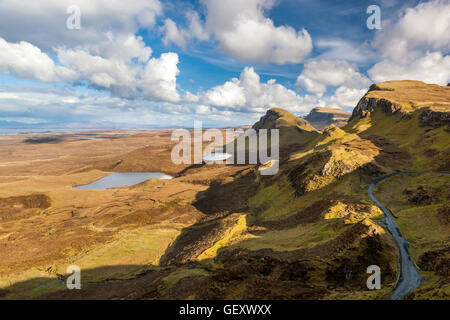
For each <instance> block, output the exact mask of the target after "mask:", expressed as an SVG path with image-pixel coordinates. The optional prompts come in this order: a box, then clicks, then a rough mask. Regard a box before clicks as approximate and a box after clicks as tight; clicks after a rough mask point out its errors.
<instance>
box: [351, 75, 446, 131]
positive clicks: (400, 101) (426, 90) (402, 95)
mask: <svg viewBox="0 0 450 320" xmlns="http://www.w3.org/2000/svg"><path fill="white" fill-rule="evenodd" d="M375 109H379V110H382V111H383V112H385V113H386V114H388V115H393V114H397V113H399V114H401V115H402V116H403V117H404V118H405V119H410V118H411V116H412V115H411V114H412V113H414V112H416V111H420V112H422V115H421V124H422V125H430V126H433V127H434V126H436V125H437V126H441V125H445V124H448V121H449V117H448V112H449V110H450V88H448V87H444V86H439V85H435V84H426V83H423V82H420V81H410V80H408V81H386V82H381V83H378V84H374V85H372V86H371V87H370V88H369V91H368V92H367V93H366V95H365V96H364V97H363V98H362V99H361V100H360V101H359V102H358V104H357V106H356V108H355V109H354V110H353V113H352V116H351V118H350V120H349V121H352V120H354V119H360V118H365V117H367V116H369V115H370V114H371V113H373V112H374V110H375Z"/></svg>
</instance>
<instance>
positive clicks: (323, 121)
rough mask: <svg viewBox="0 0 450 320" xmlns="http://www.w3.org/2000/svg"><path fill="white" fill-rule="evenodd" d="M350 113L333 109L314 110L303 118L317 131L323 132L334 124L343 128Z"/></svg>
mask: <svg viewBox="0 0 450 320" xmlns="http://www.w3.org/2000/svg"><path fill="white" fill-rule="evenodd" d="M350 116H351V113H348V112H345V111H343V110H340V109H334V108H314V109H312V110H311V112H310V113H309V114H308V115H307V116H306V117H305V118H304V119H305V120H307V121H308V122H309V123H310V124H311V125H312V126H313V127H314V128H316V129H317V130H323V129H325V128H327V127H328V126H330V125H332V124H334V125H336V126H338V127H343V126H345V125H346V124H347V121H348V119H349V118H350Z"/></svg>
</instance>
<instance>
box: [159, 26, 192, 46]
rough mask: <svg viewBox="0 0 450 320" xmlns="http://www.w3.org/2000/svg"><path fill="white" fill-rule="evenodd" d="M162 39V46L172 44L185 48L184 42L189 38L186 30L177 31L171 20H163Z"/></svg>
mask: <svg viewBox="0 0 450 320" xmlns="http://www.w3.org/2000/svg"><path fill="white" fill-rule="evenodd" d="M162 31H163V33H164V37H163V39H162V41H163V43H164V45H166V46H167V45H169V44H170V43H174V44H176V45H177V46H179V47H181V48H185V47H186V41H187V39H188V38H189V36H190V33H188V32H187V31H186V30H183V29H178V26H177V24H176V23H175V21H173V20H172V19H166V20H164V26H163V27H162Z"/></svg>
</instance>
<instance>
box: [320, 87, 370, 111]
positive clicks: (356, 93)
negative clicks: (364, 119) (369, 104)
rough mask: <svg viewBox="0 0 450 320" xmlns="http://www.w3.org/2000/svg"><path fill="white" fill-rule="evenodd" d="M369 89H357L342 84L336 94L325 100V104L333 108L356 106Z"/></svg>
mask: <svg viewBox="0 0 450 320" xmlns="http://www.w3.org/2000/svg"><path fill="white" fill-rule="evenodd" d="M366 92H367V89H355V88H347V87H345V86H341V87H339V88H337V89H336V91H335V92H334V94H333V95H332V96H331V97H329V98H326V99H325V100H324V106H326V107H331V108H354V107H356V105H357V103H358V101H359V100H360V99H361V98H362V97H363V96H364V94H366Z"/></svg>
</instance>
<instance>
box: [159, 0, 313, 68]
mask: <svg viewBox="0 0 450 320" xmlns="http://www.w3.org/2000/svg"><path fill="white" fill-rule="evenodd" d="M202 3H203V4H204V5H205V6H206V10H207V13H206V21H205V24H204V25H203V24H202V22H201V21H200V18H199V15H198V13H196V12H193V11H189V12H188V13H187V15H186V16H187V19H188V21H189V28H188V30H184V29H180V28H178V27H177V25H176V23H175V22H173V21H172V20H170V19H169V20H166V21H165V25H164V28H163V29H164V30H165V34H164V43H165V44H168V43H170V42H172V43H175V44H177V45H178V46H180V47H182V48H184V47H185V45H186V42H187V41H188V40H190V39H199V40H203V41H205V40H208V39H209V38H210V36H211V35H213V37H214V39H215V40H217V41H218V43H219V46H220V48H221V49H222V51H224V52H225V53H227V54H230V55H231V56H233V57H234V58H235V59H236V60H239V61H254V62H262V63H270V62H273V63H278V64H285V63H300V62H302V61H303V60H304V59H305V58H306V57H307V56H308V55H309V54H310V52H311V50H312V40H311V37H310V35H309V33H308V32H307V31H306V30H304V29H303V30H300V31H296V30H295V29H294V28H292V27H290V26H275V25H274V23H273V21H272V20H271V19H269V18H267V17H265V16H264V10H268V9H270V8H271V7H272V6H273V5H274V2H273V1H272V0H245V1H242V0H228V1H222V0H202Z"/></svg>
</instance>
